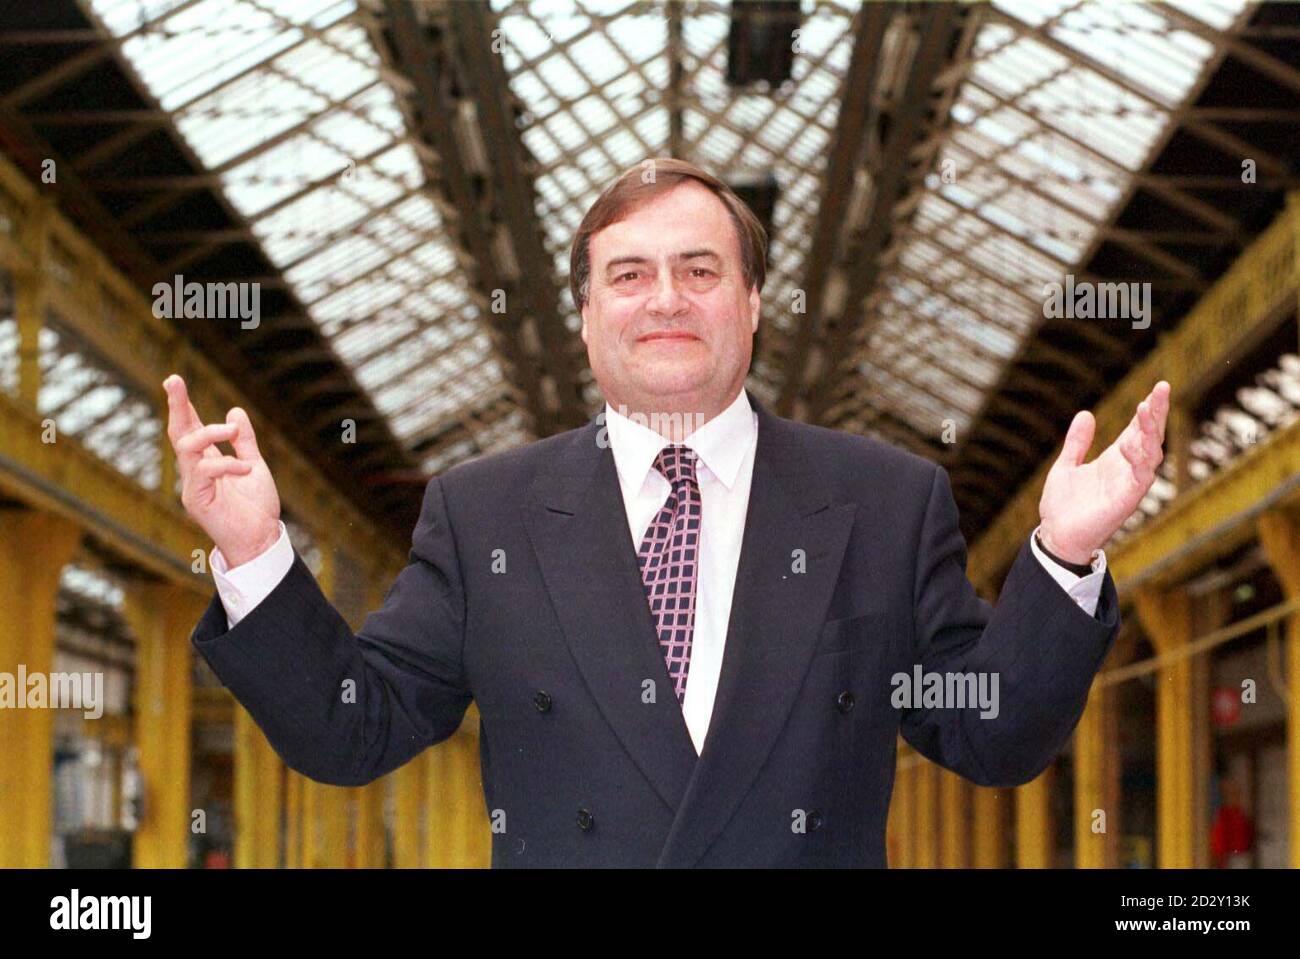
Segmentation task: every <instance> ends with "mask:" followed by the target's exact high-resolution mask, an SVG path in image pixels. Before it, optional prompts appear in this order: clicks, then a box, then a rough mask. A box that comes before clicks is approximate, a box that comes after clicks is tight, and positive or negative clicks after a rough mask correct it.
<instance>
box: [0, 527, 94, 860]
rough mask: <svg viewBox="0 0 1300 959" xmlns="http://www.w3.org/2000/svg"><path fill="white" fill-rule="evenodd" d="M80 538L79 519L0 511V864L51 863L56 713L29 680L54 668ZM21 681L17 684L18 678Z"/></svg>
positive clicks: (46, 675) (47, 674)
mask: <svg viewBox="0 0 1300 959" xmlns="http://www.w3.org/2000/svg"><path fill="white" fill-rule="evenodd" d="M80 542H81V530H80V528H79V527H77V526H76V525H75V524H74V523H71V522H69V521H68V520H66V519H64V518H63V517H61V516H55V515H53V514H51V513H40V512H29V511H25V510H0V672H5V673H9V674H10V675H11V676H12V677H13V678H14V680H15V681H16V680H17V679H18V676H19V673H20V671H22V672H25V674H26V677H27V678H26V679H25V680H24V681H23V686H24V687H25V688H15V689H14V693H15V700H14V703H13V704H10V705H12V706H15V707H16V706H17V705H18V703H19V702H20V701H21V702H23V703H24V704H25V705H26V706H27V708H23V709H18V708H5V709H0V867H13V868H23V867H26V868H45V867H47V866H48V865H49V862H50V843H51V840H52V839H53V830H54V823H53V818H52V813H53V809H52V806H53V772H54V769H53V767H54V759H53V753H54V712H53V710H51V709H49V708H40V707H35V708H33V706H32V702H31V700H30V699H29V698H28V693H29V688H30V679H31V677H33V676H37V675H39V676H43V677H44V678H45V682H44V684H43V686H44V689H45V691H46V695H45V697H44V699H45V705H46V707H48V704H49V700H48V692H49V686H48V678H49V674H50V672H51V671H52V670H53V669H54V613H55V601H56V599H57V597H58V592H59V576H60V574H61V573H62V572H63V567H64V566H65V565H67V563H68V562H69V561H70V560H71V559H72V556H73V554H74V553H75V552H76V550H77V546H78V544H79V543H80ZM16 685H17V684H16Z"/></svg>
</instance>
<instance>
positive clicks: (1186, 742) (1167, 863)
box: [1134, 589, 1196, 869]
mask: <svg viewBox="0 0 1300 959" xmlns="http://www.w3.org/2000/svg"><path fill="white" fill-rule="evenodd" d="M1134 600H1135V606H1136V609H1137V613H1138V619H1139V620H1140V621H1141V623H1142V629H1143V631H1144V632H1145V633H1146V634H1147V636H1148V638H1149V639H1150V640H1151V645H1152V647H1153V648H1154V649H1155V651H1156V653H1157V655H1165V654H1167V653H1170V652H1173V651H1175V650H1177V649H1179V648H1181V647H1183V646H1186V645H1187V643H1189V642H1190V641H1191V638H1192V603H1191V599H1190V598H1189V597H1188V595H1187V594H1186V592H1183V591H1174V592H1157V591H1155V590H1151V589H1140V590H1138V592H1137V594H1136V595H1135V597H1134ZM1193 679H1194V677H1193V675H1192V661H1191V659H1190V658H1186V657H1184V658H1182V659H1179V660H1177V661H1176V662H1174V663H1171V664H1169V665H1167V666H1164V667H1162V668H1161V669H1160V670H1159V671H1158V672H1157V674H1156V866H1157V867H1158V868H1161V869H1190V868H1191V867H1192V865H1193V864H1194V861H1195V852H1194V843H1195V835H1196V829H1195V825H1194V822H1195V796H1194V795H1193V788H1194V787H1193V774H1192V766H1193V761H1194V757H1193V737H1192V725H1193V698H1194V697H1193Z"/></svg>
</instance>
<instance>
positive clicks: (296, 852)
mask: <svg viewBox="0 0 1300 959" xmlns="http://www.w3.org/2000/svg"><path fill="white" fill-rule="evenodd" d="M306 782H307V777H306V776H304V775H303V774H302V773H300V772H297V771H295V770H293V769H289V768H287V767H286V768H285V770H284V865H285V868H286V869H302V868H304V866H305V865H306V857H305V855H304V846H303V811H302V805H303V798H302V797H303V786H304V785H305V784H306Z"/></svg>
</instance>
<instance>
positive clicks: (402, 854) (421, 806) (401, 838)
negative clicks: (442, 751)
mask: <svg viewBox="0 0 1300 959" xmlns="http://www.w3.org/2000/svg"><path fill="white" fill-rule="evenodd" d="M431 752H432V749H426V750H425V751H424V752H422V753H421V754H420V755H418V756H416V757H415V758H414V759H412V760H411V761H410V762H408V763H407V764H406V765H404V766H402V767H401V768H399V769H397V770H395V771H394V772H393V774H392V776H393V795H394V798H395V800H396V803H395V809H394V813H395V815H394V817H393V860H394V863H393V864H394V865H395V866H396V867H397V868H398V869H423V868H424V865H425V843H424V832H425V826H424V820H425V812H424V810H425V796H426V795H427V794H428V771H427V770H428V759H429V754H430V753H431Z"/></svg>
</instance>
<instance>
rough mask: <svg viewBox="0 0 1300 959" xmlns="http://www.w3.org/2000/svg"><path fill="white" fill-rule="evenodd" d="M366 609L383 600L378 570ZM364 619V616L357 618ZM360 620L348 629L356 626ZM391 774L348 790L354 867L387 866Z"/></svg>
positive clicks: (369, 584) (369, 579)
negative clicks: (386, 807) (386, 820)
mask: <svg viewBox="0 0 1300 959" xmlns="http://www.w3.org/2000/svg"><path fill="white" fill-rule="evenodd" d="M365 575H366V580H365V582H366V610H367V611H369V610H375V609H379V608H380V607H381V606H382V605H383V602H384V590H385V586H384V583H383V582H382V580H381V572H380V571H379V570H369V571H368V572H367V573H366V574H365ZM361 619H362V621H364V619H365V617H364V615H363V616H362V617H361ZM360 625H361V624H360V623H353V624H352V628H353V629H354V630H355V629H359V628H360ZM391 778H392V777H391V776H385V777H384V778H383V779H377V780H375V781H374V782H372V783H370V784H369V785H366V786H358V787H357V788H355V789H353V790H352V793H351V800H350V801H351V805H352V807H353V808H354V809H355V810H356V818H355V820H354V829H353V839H352V845H351V848H352V849H353V859H352V865H354V866H356V867H357V868H358V869H382V868H383V867H384V866H386V865H387V859H388V853H387V844H386V841H385V840H386V831H385V828H384V803H385V802H386V800H387V798H388V789H389V784H390V781H391Z"/></svg>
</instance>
